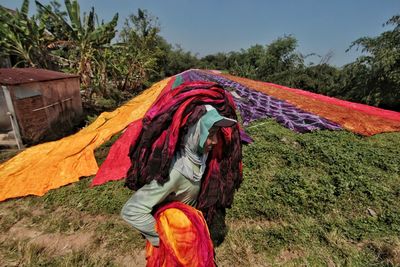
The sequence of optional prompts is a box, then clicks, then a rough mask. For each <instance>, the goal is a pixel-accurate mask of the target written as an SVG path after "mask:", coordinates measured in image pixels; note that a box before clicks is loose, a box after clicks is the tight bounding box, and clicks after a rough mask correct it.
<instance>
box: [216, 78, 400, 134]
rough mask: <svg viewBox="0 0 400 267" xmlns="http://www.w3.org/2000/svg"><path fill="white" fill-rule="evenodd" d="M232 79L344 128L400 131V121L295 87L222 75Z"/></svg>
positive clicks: (363, 132)
mask: <svg viewBox="0 0 400 267" xmlns="http://www.w3.org/2000/svg"><path fill="white" fill-rule="evenodd" d="M219 75H221V76H223V77H226V78H228V79H230V80H232V81H235V82H238V83H241V84H243V85H245V86H248V87H249V88H252V89H254V90H257V91H260V92H263V93H266V94H268V95H270V96H273V97H276V98H278V99H281V100H285V101H287V102H289V103H291V104H293V105H295V106H296V107H298V108H300V109H303V110H305V111H308V112H311V113H314V114H317V115H319V116H321V117H324V118H326V119H328V120H330V121H333V122H336V123H338V124H339V125H341V126H342V127H343V128H345V129H347V130H350V131H352V132H355V133H358V134H362V135H367V136H369V135H374V134H378V133H383V132H396V131H400V121H397V120H392V119H388V118H383V117H382V116H376V115H373V114H368V113H365V112H362V111H359V110H355V109H351V108H349V107H345V106H340V105H335V104H332V103H328V102H321V100H320V99H316V98H313V97H308V96H305V95H303V94H298V93H296V92H295V91H294V90H295V89H292V90H284V89H282V88H281V87H280V86H276V85H273V84H268V83H265V82H260V81H254V80H250V79H246V78H240V77H236V76H232V75H229V74H219Z"/></svg>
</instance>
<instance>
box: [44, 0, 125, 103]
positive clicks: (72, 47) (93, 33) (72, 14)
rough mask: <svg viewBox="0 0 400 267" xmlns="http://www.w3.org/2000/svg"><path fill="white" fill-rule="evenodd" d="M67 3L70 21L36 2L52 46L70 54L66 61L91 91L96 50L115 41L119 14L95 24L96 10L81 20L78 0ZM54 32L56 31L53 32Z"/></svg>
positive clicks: (59, 13)
mask: <svg viewBox="0 0 400 267" xmlns="http://www.w3.org/2000/svg"><path fill="white" fill-rule="evenodd" d="M64 3H65V7H66V9H67V13H68V20H66V17H65V14H64V13H62V12H57V10H54V11H53V10H52V9H50V8H49V6H44V5H42V4H41V3H40V2H39V1H36V5H37V7H38V10H39V14H41V15H42V21H46V24H45V25H46V26H47V27H48V28H47V30H48V31H49V32H50V33H51V34H52V35H53V36H54V39H55V41H56V42H55V43H53V45H52V46H53V47H56V48H58V49H59V48H65V49H66V51H67V52H66V53H65V55H64V56H65V57H66V60H68V62H69V63H70V67H71V68H72V69H74V70H76V71H77V73H78V74H79V75H80V77H81V84H82V87H83V88H84V89H87V91H89V90H88V88H90V86H91V79H92V76H93V61H94V60H93V59H94V53H95V50H99V49H101V48H102V46H104V45H107V44H110V42H111V40H112V39H113V38H114V36H115V32H116V29H115V28H116V26H117V22H118V14H115V15H114V17H113V18H112V20H111V21H110V22H108V23H101V24H99V23H97V25H96V17H97V16H96V13H95V11H94V8H93V7H92V9H91V11H90V12H89V14H88V15H86V14H85V15H84V16H83V19H81V14H80V6H79V3H78V1H77V0H72V1H70V0H65V2H64ZM52 30H53V32H51V31H52ZM89 93H90V92H89ZM89 96H90V95H89Z"/></svg>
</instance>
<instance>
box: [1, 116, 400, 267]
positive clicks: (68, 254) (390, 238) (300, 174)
mask: <svg viewBox="0 0 400 267" xmlns="http://www.w3.org/2000/svg"><path fill="white" fill-rule="evenodd" d="M247 132H248V133H249V134H250V135H251V136H252V137H253V138H254V140H255V141H254V143H253V144H250V145H247V146H244V152H243V158H244V159H243V161H244V182H243V184H242V186H241V188H240V189H239V191H238V192H237V193H236V195H235V201H234V204H233V206H232V208H231V209H229V210H228V213H227V218H226V221H227V225H228V228H229V231H228V234H227V236H226V238H225V241H224V242H223V243H222V244H221V245H220V246H219V247H217V248H216V253H217V263H218V264H219V266H329V267H333V266H400V205H399V202H400V149H399V148H400V133H386V134H380V135H376V136H373V137H360V136H357V135H354V134H352V133H349V132H346V131H337V132H332V131H319V132H314V133H307V134H296V133H293V132H291V131H290V130H288V129H286V128H283V127H281V126H280V125H278V124H277V123H276V122H274V121H272V120H264V121H258V122H256V123H253V124H252V125H251V126H250V127H248V129H247ZM114 140H115V138H114V139H113V140H112V141H110V142H108V143H107V144H105V145H103V146H102V147H101V148H100V149H98V150H97V151H96V156H97V159H98V161H99V162H102V161H103V160H104V158H105V156H106V155H107V151H108V149H109V147H110V145H111V144H112V142H113V141H114ZM90 180H91V178H90V177H89V178H84V179H82V180H81V181H80V182H78V183H74V184H71V185H68V186H65V187H63V188H60V189H56V190H52V191H50V192H49V193H48V194H46V195H45V196H44V197H27V198H21V199H15V200H9V201H6V202H3V203H0V232H1V234H0V263H1V264H0V265H1V266H48V265H50V266H144V265H145V261H144V250H143V248H144V240H143V239H142V238H141V236H140V235H139V234H138V233H137V232H136V231H134V230H132V229H131V228H130V227H129V226H128V225H126V224H125V223H124V222H123V221H122V219H121V218H120V217H119V211H120V209H121V207H122V205H123V203H124V202H125V201H126V200H127V199H128V198H129V196H130V194H131V192H130V191H129V190H128V189H126V188H124V187H123V182H122V181H119V182H111V183H108V184H105V185H103V186H99V187H96V188H89V187H88V185H89V183H90Z"/></svg>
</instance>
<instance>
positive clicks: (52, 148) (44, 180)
mask: <svg viewBox="0 0 400 267" xmlns="http://www.w3.org/2000/svg"><path fill="white" fill-rule="evenodd" d="M169 80H170V79H165V80H163V81H160V82H158V83H156V84H155V85H154V86H152V87H151V88H149V89H148V90H146V91H144V92H143V93H142V94H140V95H139V96H137V97H135V98H134V99H132V100H131V101H129V102H128V103H127V104H125V105H123V106H121V107H120V108H118V109H116V110H115V111H113V112H104V113H102V114H101V115H100V116H99V117H98V118H97V119H96V120H95V121H94V122H93V123H92V124H90V125H89V126H88V127H86V128H84V129H82V130H81V131H79V132H78V133H76V134H74V135H71V136H68V137H66V138H63V139H61V140H58V141H54V142H48V143H44V144H40V145H37V146H33V147H30V148H28V149H26V150H25V151H23V152H21V153H20V154H18V155H17V156H15V157H14V158H12V159H10V160H8V161H7V162H5V163H3V164H1V165H0V201H3V200H5V199H9V198H15V197H21V196H27V195H37V196H42V195H44V194H45V193H46V192H47V191H49V190H50V189H54V188H58V187H60V186H63V185H66V184H69V183H73V182H76V181H78V180H79V178H80V177H83V176H90V175H94V174H96V172H97V170H98V166H97V163H96V159H95V157H94V152H93V151H94V149H96V148H97V147H99V146H100V145H102V144H103V143H104V142H106V141H107V140H109V139H110V138H111V137H112V136H113V135H115V134H116V133H118V132H120V131H122V130H123V129H125V128H126V127H127V125H128V124H129V123H130V122H132V121H135V120H137V119H139V118H142V117H143V115H144V114H145V112H146V111H147V109H148V108H149V107H150V105H151V104H153V102H154V101H155V100H156V98H157V97H158V95H159V94H160V92H161V91H162V90H163V89H164V88H165V87H166V85H167V84H168V82H169Z"/></svg>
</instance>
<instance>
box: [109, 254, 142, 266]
mask: <svg viewBox="0 0 400 267" xmlns="http://www.w3.org/2000/svg"><path fill="white" fill-rule="evenodd" d="M115 263H116V264H117V265H118V266H123V267H140V266H146V251H145V250H141V251H135V252H133V253H132V255H124V256H118V257H117V258H116V260H115Z"/></svg>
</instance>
